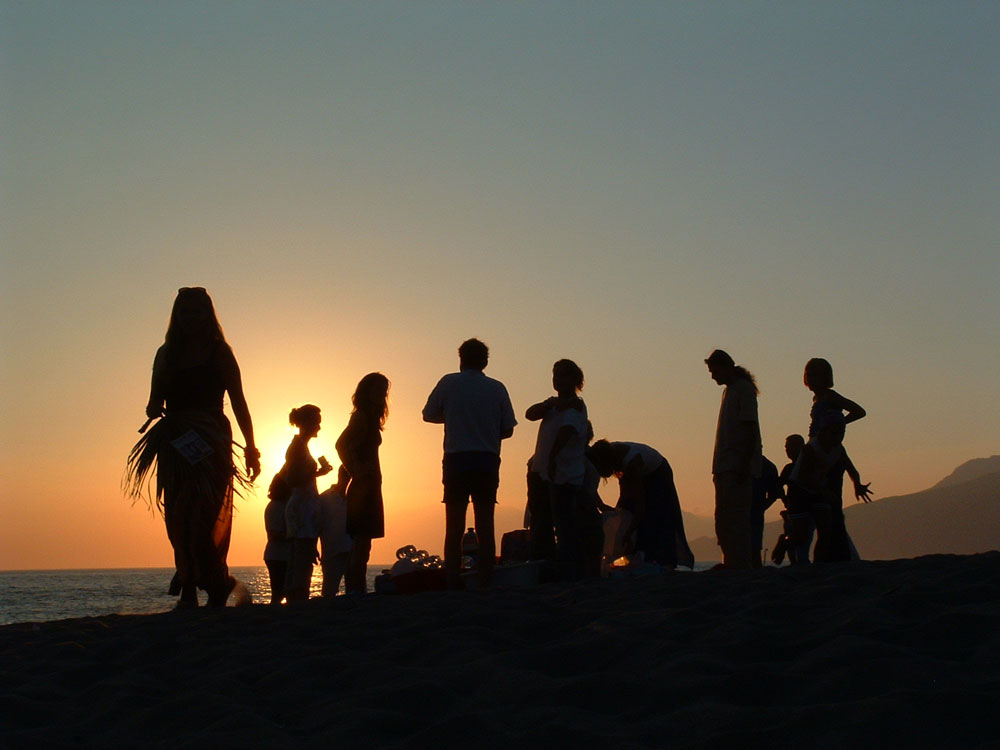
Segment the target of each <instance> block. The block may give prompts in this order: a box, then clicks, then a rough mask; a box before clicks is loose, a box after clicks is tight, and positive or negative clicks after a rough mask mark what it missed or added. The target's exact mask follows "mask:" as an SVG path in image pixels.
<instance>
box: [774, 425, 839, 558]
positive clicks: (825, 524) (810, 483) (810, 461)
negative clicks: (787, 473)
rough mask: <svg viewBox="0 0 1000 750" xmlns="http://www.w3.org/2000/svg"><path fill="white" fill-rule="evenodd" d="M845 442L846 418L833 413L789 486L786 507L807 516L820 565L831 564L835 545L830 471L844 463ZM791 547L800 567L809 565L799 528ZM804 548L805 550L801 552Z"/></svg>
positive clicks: (804, 453)
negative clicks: (813, 535)
mask: <svg viewBox="0 0 1000 750" xmlns="http://www.w3.org/2000/svg"><path fill="white" fill-rule="evenodd" d="M843 439H844V417H843V415H842V414H840V413H831V414H829V415H828V416H827V417H825V418H824V419H823V420H822V423H821V424H820V425H819V426H818V427H817V431H816V433H815V437H812V438H810V439H809V442H807V443H806V444H805V446H804V447H803V448H802V452H801V453H800V454H799V457H798V459H797V460H796V461H795V466H794V468H793V469H792V474H791V477H790V479H789V483H788V498H787V500H786V505H787V507H788V510H789V512H790V513H791V514H794V515H795V516H797V517H798V516H801V514H803V513H808V514H809V515H810V516H811V518H812V523H813V525H814V527H815V529H816V550H815V552H814V559H815V560H816V561H817V562H825V561H828V560H829V553H828V552H827V550H829V549H830V547H831V544H832V534H833V525H832V504H833V497H832V491H831V490H830V484H829V480H828V475H829V472H830V469H831V468H832V467H833V466H834V464H835V463H837V462H838V461H839V460H841V453H842V452H843V445H842V444H841V443H842V441H843ZM792 544H793V546H794V547H795V548H796V551H797V552H796V560H795V562H796V563H798V564H804V563H807V562H808V540H805V539H804V538H803V536H802V535H801V534H800V533H799V531H798V528H797V529H796V532H795V534H794V535H793V539H792ZM803 544H805V549H802V547H803Z"/></svg>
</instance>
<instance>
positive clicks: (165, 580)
mask: <svg viewBox="0 0 1000 750" xmlns="http://www.w3.org/2000/svg"><path fill="white" fill-rule="evenodd" d="M391 565H392V564H391V563H381V564H380V563H369V565H368V590H369V591H374V589H375V577H376V576H378V575H379V574H380V573H381V572H382V571H383V570H386V569H388V568H390V567H391ZM711 565H712V563H695V567H694V569H695V571H696V572H697V571H702V570H707V569H708V568H710V567H711ZM655 570H656V569H655V568H653V569H651V571H655ZM679 570H681V571H683V570H684V569H683V568H680V569H679ZM229 572H230V573H231V574H232V575H234V576H236V578H238V579H239V580H240V581H242V582H243V584H244V585H245V586H246V587H247V589H248V590H249V591H250V595H251V596H252V597H253V600H254V602H267V601H269V600H270V598H271V585H270V582H269V580H268V576H267V568H265V567H264V566H263V565H254V566H249V567H230V568H229ZM173 574H174V569H173V568H110V569H103V570H17V571H0V625H10V624H12V623H16V622H45V621H48V620H65V619H69V618H75V617H100V616H101V615H146V614H154V613H156V612H166V611H168V610H170V609H173V607H174V605H175V604H176V602H177V598H176V597H173V596H170V595H169V594H167V587H168V586H169V585H170V579H171V577H172V576H173ZM322 576H323V574H322V572H321V569H320V567H319V566H318V565H317V566H316V567H315V568H314V569H313V577H312V584H311V586H310V596H311V597H318V596H319V595H320V592H321V591H322V584H323V577H322ZM340 590H341V593H343V590H344V588H343V583H341V588H340ZM206 598H207V597H206V596H205V593H204V592H199V600H200V602H201V604H202V605H204V604H205V602H206Z"/></svg>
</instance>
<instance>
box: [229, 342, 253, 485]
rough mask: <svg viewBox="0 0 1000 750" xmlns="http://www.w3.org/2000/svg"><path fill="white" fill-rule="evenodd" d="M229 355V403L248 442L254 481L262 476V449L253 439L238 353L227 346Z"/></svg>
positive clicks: (248, 459) (248, 464) (249, 469)
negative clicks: (259, 448) (258, 448)
mask: <svg viewBox="0 0 1000 750" xmlns="http://www.w3.org/2000/svg"><path fill="white" fill-rule="evenodd" d="M227 351H228V352H229V356H228V357H227V358H226V360H227V361H226V363H225V374H226V391H227V392H228V393H229V403H230V405H231V406H232V407H233V414H234V415H235V417H236V424H238V425H239V427H240V432H241V433H243V442H244V443H246V448H245V449H244V458H245V460H246V464H247V473H249V474H250V481H251V482H252V481H254V480H255V479H256V478H257V477H258V476H260V451H259V450H257V444H256V443H255V442H254V439H253V420H252V419H251V418H250V407H248V406H247V399H246V396H244V395H243V377H242V376H241V375H240V366H239V364H238V363H237V362H236V355H234V354H233V350H232V349H229V348H228V347H227Z"/></svg>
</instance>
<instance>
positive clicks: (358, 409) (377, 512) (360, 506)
mask: <svg viewBox="0 0 1000 750" xmlns="http://www.w3.org/2000/svg"><path fill="white" fill-rule="evenodd" d="M352 401H353V403H354V411H353V412H351V419H350V421H349V422H348V423H347V427H345V428H344V431H343V432H342V433H341V434H340V437H339V438H338V439H337V453H338V454H339V455H340V461H341V463H342V464H343V465H344V468H345V469H347V471H348V473H349V474H350V475H351V482H350V484H349V485H348V486H347V533H348V534H350V536H351V540H352V541H353V543H354V546H353V547H352V548H351V556H350V560H349V561H348V565H347V574H346V576H345V577H344V590H345V592H346V593H348V594H352V593H358V594H364V593H365V592H366V591H367V590H368V578H367V576H368V558H369V556H370V555H371V551H372V539H381V538H382V537H383V536H385V509H384V507H383V504H382V467H381V465H380V464H379V458H378V448H379V446H380V445H381V444H382V429H383V428H384V427H385V420H386V418H387V417H388V416H389V379H388V378H386V376H385V375H383V374H382V373H380V372H371V373H368V374H367V375H365V376H364V377H363V378H361V381H360V382H359V383H358V387H357V388H356V389H355V391H354V396H353V397H352Z"/></svg>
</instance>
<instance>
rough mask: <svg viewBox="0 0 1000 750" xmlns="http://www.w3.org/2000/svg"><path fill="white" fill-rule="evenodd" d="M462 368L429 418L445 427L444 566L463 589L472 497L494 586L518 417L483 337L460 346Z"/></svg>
mask: <svg viewBox="0 0 1000 750" xmlns="http://www.w3.org/2000/svg"><path fill="white" fill-rule="evenodd" d="M458 359H459V372H454V373H451V374H449V375H445V376H444V377H443V378H441V380H440V381H438V384H437V385H436V386H435V387H434V390H433V391H431V394H430V396H428V398H427V404H426V406H424V410H423V417H424V421H425V422H432V423H434V424H443V425H444V461H443V462H442V467H443V471H442V483H443V484H444V501H443V502H444V504H445V535H444V564H445V570H446V571H447V574H448V586H449V587H450V588H460V587H461V577H460V575H461V565H462V532H463V531H464V530H465V513H466V510H467V508H468V503H469V499H470V497H471V499H472V508H473V513H474V514H475V528H476V536H478V537H479V583H480V586H481V587H482V588H486V587H488V586H489V584H490V578H491V576H492V573H493V563H494V561H495V559H496V539H495V531H494V527H493V506H494V504H495V503H496V499H497V487H499V485H500V442H501V441H502V440H505V439H506V438H509V437H510V436H511V435H513V434H514V426H515V425H516V424H517V420H516V419H515V418H514V408H513V406H512V405H511V403H510V396H509V395H508V394H507V388H506V387H504V384H503V383H501V382H500V381H499V380H494V379H493V378H489V377H487V376H486V375H485V374H484V373H483V370H484V369H486V363H487V362H488V361H489V349H488V348H487V346H486V344H484V343H483V342H482V341H479V340H478V339H469V340H468V341H465V342H463V343H462V345H461V346H460V347H459V348H458Z"/></svg>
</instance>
